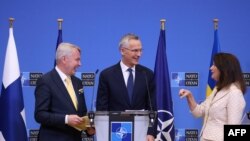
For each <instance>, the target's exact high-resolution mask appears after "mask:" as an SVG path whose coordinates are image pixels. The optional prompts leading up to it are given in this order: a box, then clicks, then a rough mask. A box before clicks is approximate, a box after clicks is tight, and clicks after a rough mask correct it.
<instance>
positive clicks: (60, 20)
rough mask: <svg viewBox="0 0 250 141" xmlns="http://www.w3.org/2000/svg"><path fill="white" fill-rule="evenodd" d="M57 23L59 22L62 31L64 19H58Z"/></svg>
mask: <svg viewBox="0 0 250 141" xmlns="http://www.w3.org/2000/svg"><path fill="white" fill-rule="evenodd" d="M57 22H58V29H59V30H62V22H63V19H62V18H59V19H57Z"/></svg>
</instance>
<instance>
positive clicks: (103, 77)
mask: <svg viewBox="0 0 250 141" xmlns="http://www.w3.org/2000/svg"><path fill="white" fill-rule="evenodd" d="M119 50H120V53H121V56H122V58H121V61H119V63H117V64H115V65H113V66H111V67H109V68H107V69H105V70H103V71H102V72H101V74H100V77H99V85H98V92H97V100H96V110H97V111H125V110H143V109H144V110H151V107H152V110H154V111H156V96H155V84H154V81H153V72H152V70H150V69H149V68H146V67H145V66H142V65H139V64H138V62H139V59H140V57H141V54H142V44H141V41H140V39H139V37H138V36H137V35H135V34H126V35H125V36H123V37H122V39H121V41H120V43H119ZM128 69H132V79H133V82H132V83H133V86H132V90H131V91H132V93H131V94H129V91H130V89H129V88H128V87H130V86H129V85H130V84H129V79H130V72H129V71H128ZM149 97H150V98H149ZM154 125H155V126H153V127H150V128H148V135H147V137H146V138H147V141H154V138H155V135H156V124H154Z"/></svg>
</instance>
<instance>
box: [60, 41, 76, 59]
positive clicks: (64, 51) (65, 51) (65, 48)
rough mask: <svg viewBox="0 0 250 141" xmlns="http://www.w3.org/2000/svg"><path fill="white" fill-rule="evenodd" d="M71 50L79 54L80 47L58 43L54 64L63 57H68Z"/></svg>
mask: <svg viewBox="0 0 250 141" xmlns="http://www.w3.org/2000/svg"><path fill="white" fill-rule="evenodd" d="M73 49H77V50H78V51H79V52H80V53H81V49H80V47H78V46H77V45H74V44H71V43H60V44H59V45H58V47H57V50H56V62H58V60H60V59H61V58H62V57H64V56H70V55H71V54H72V51H73Z"/></svg>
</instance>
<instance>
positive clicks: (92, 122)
mask: <svg viewBox="0 0 250 141" xmlns="http://www.w3.org/2000/svg"><path fill="white" fill-rule="evenodd" d="M98 71H99V69H97V70H96V71H95V74H94V82H93V91H92V99H91V109H90V111H89V112H88V117H89V122H90V126H91V127H93V125H94V118H95V113H94V110H93V104H94V95H95V78H96V74H97V73H98Z"/></svg>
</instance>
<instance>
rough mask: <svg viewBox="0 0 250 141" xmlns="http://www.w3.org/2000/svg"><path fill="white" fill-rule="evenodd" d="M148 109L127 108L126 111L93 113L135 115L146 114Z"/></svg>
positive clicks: (101, 114)
mask: <svg viewBox="0 0 250 141" xmlns="http://www.w3.org/2000/svg"><path fill="white" fill-rule="evenodd" d="M148 114H149V111H142V110H127V111H96V112H95V115H96V116H98V115H100V116H104V115H135V116H147V115H148Z"/></svg>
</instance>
